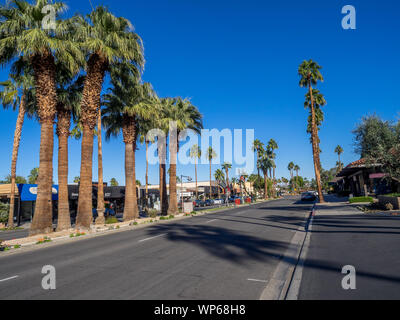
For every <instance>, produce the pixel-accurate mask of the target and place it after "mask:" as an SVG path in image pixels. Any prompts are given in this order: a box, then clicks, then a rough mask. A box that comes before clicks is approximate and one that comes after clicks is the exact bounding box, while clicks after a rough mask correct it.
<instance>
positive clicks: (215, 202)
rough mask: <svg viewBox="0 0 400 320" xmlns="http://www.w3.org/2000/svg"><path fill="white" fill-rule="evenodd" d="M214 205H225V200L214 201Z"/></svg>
mask: <svg viewBox="0 0 400 320" xmlns="http://www.w3.org/2000/svg"><path fill="white" fill-rule="evenodd" d="M214 204H224V200H223V199H214Z"/></svg>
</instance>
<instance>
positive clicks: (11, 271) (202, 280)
mask: <svg viewBox="0 0 400 320" xmlns="http://www.w3.org/2000/svg"><path fill="white" fill-rule="evenodd" d="M311 207H312V204H303V203H300V202H298V201H297V199H295V198H291V199H283V200H277V201H272V202H268V203H261V204H257V205H254V206H252V207H244V208H243V207H242V208H237V209H233V210H230V211H226V212H223V213H218V214H210V215H204V216H199V217H194V218H190V219H185V220H181V221H172V222H170V223H167V224H157V225H154V226H150V227H147V228H143V229H138V230H133V231H124V232H119V233H114V234H110V235H105V236H100V237H96V238H91V239H85V240H81V241H76V242H71V243H67V244H60V245H54V246H50V247H48V248H43V249H40V250H36V251H32V252H25V253H20V254H15V255H9V256H3V257H1V256H0V299H153V300H164V299H173V300H175V299H189V300H191V299H223V300H232V299H245V300H246V299H252V300H253V299H259V298H260V296H261V293H262V292H263V290H264V289H265V287H266V284H267V282H268V280H269V278H270V277H271V275H272V274H273V272H274V270H275V268H276V266H277V265H278V263H279V261H280V259H281V257H282V255H283V254H284V253H285V251H286V249H287V248H288V245H289V244H290V242H291V240H292V238H293V235H294V234H295V232H296V231H297V228H298V227H299V226H300V225H304V223H305V220H304V217H305V216H306V215H307V213H308V212H309V211H310V209H311ZM45 265H52V266H54V267H55V268H56V286H57V288H56V290H51V291H45V290H43V288H42V287H41V281H42V277H43V276H44V275H42V274H41V270H42V267H43V266H45Z"/></svg>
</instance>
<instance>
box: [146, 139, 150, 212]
mask: <svg viewBox="0 0 400 320" xmlns="http://www.w3.org/2000/svg"><path fill="white" fill-rule="evenodd" d="M145 144H146V195H145V201H146V208H147V207H148V202H149V200H148V198H149V142H148V141H147V140H146V141H145Z"/></svg>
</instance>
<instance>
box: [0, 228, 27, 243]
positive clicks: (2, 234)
mask: <svg viewBox="0 0 400 320" xmlns="http://www.w3.org/2000/svg"><path fill="white" fill-rule="evenodd" d="M27 236H29V230H28V229H22V230H13V231H0V240H3V241H5V240H13V239H21V238H25V237H27Z"/></svg>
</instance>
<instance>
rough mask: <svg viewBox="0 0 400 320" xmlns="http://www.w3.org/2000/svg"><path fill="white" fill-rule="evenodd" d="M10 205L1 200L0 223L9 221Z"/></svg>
mask: <svg viewBox="0 0 400 320" xmlns="http://www.w3.org/2000/svg"><path fill="white" fill-rule="evenodd" d="M9 210H10V205H8V204H5V203H2V202H0V223H7V222H8V212H9Z"/></svg>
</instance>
